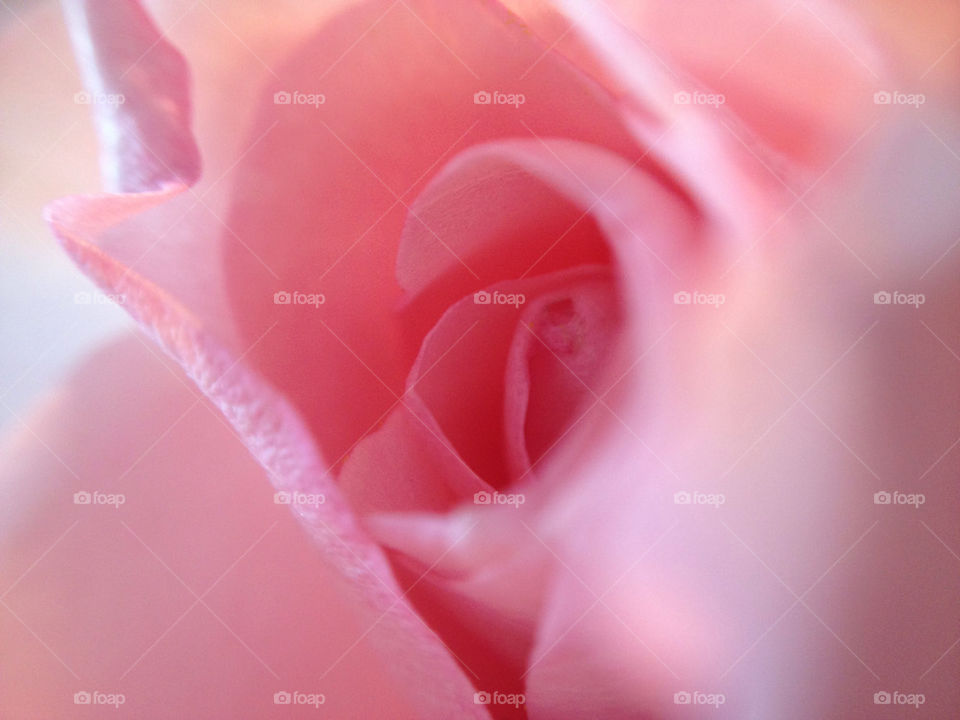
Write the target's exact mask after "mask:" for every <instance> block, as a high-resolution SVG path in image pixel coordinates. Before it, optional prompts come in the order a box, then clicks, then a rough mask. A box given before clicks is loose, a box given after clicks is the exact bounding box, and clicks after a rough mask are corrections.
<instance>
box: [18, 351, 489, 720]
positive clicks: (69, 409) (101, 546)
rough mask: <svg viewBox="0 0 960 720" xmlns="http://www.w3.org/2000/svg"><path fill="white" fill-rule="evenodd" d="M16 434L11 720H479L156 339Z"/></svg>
mask: <svg viewBox="0 0 960 720" xmlns="http://www.w3.org/2000/svg"><path fill="white" fill-rule="evenodd" d="M22 423H23V427H22V429H19V430H18V431H17V432H15V433H14V434H12V435H11V436H8V437H6V438H5V441H4V442H3V444H2V449H0V464H2V467H3V468H4V472H3V473H2V479H0V492H2V494H3V497H4V502H3V503H2V506H0V507H2V512H3V515H4V519H3V522H0V527H3V539H2V542H0V566H2V568H3V571H2V574H3V575H4V577H6V578H7V582H6V583H5V585H4V588H3V590H4V593H3V606H2V607H0V636H2V638H3V640H2V644H3V647H4V649H5V656H6V657H7V659H8V660H10V662H7V663H5V667H4V672H3V674H2V681H0V682H2V696H3V701H2V707H3V712H4V714H5V715H10V716H11V717H13V716H15V717H34V716H37V717H39V716H44V717H68V716H71V715H73V714H75V712H76V710H75V707H76V706H75V704H74V698H73V695H74V693H76V692H79V691H83V690H88V691H91V690H94V689H96V690H99V691H101V692H107V693H116V692H120V693H123V694H124V695H125V696H126V701H125V704H124V706H123V707H124V709H126V710H127V711H128V712H133V713H134V714H136V716H137V717H142V718H161V717H170V716H171V715H174V716H181V717H186V716H195V715H196V714H197V713H201V714H203V715H205V716H208V717H216V716H223V715H224V714H227V715H231V716H240V715H244V714H249V713H251V712H253V713H256V714H258V715H259V716H261V717H265V716H268V715H272V714H273V713H274V712H275V705H274V699H273V696H274V693H276V692H278V691H294V690H298V691H301V692H306V693H323V694H324V695H325V699H326V702H325V703H324V705H323V708H324V709H325V710H326V711H328V712H333V713H336V714H338V715H341V716H351V715H357V714H360V715H364V716H375V715H385V716H390V717H413V716H416V717H434V718H444V717H449V713H450V712H457V713H459V714H463V715H464V716H469V717H486V712H485V711H484V708H482V707H477V706H474V704H473V696H472V693H473V689H472V687H471V686H470V684H469V683H468V682H467V681H466V679H465V678H464V677H463V674H462V673H461V671H460V670H459V669H458V668H457V667H456V666H455V665H454V664H453V663H452V661H451V660H450V658H449V657H448V656H447V655H446V651H445V650H444V649H443V648H442V647H441V646H439V645H438V644H437V641H436V640H435V639H431V633H430V632H429V631H427V630H426V629H425V628H424V626H423V625H422V624H421V623H420V622H419V621H413V622H412V623H410V620H402V619H400V618H399V617H398V616H397V615H396V614H395V613H394V612H389V613H388V614H387V615H384V614H383V612H384V610H383V608H376V607H371V606H370V605H369V604H368V599H366V598H364V587H365V584H364V582H363V581H362V580H361V581H360V582H359V583H357V582H355V581H351V580H348V579H346V578H344V576H343V575H342V574H341V570H340V569H338V568H337V567H335V566H334V565H331V564H329V563H328V562H327V560H326V559H324V558H323V556H321V555H320V554H319V553H317V551H316V546H315V545H314V543H312V542H311V541H310V538H309V537H308V536H307V535H306V534H305V533H303V532H302V529H301V528H300V527H299V526H298V524H297V523H296V522H295V520H294V519H293V517H292V516H291V514H290V512H289V507H288V506H285V505H277V504H276V503H275V501H274V498H273V497H272V494H273V490H272V489H271V488H270V486H269V483H267V482H266V478H265V477H264V471H263V469H262V468H261V467H260V466H259V465H258V464H257V463H256V462H255V461H254V460H253V459H252V458H250V456H249V455H248V454H247V452H246V450H245V447H244V443H243V442H242V441H241V440H240V439H239V438H238V437H237V436H236V434H235V432H234V431H233V430H232V428H230V426H229V425H228V424H227V423H225V422H224V421H223V420H222V419H221V418H220V417H219V416H218V411H217V410H216V409H214V408H213V407H212V406H210V405H209V404H208V403H207V402H205V401H204V400H203V399H202V397H199V398H198V396H197V393H196V391H195V390H193V389H192V388H191V387H190V385H189V384H188V381H187V379H186V378H185V377H184V376H183V375H182V373H181V372H180V371H179V369H176V368H175V367H174V366H173V364H172V363H169V362H167V361H165V360H163V359H161V358H160V356H159V355H157V354H156V353H155V351H154V350H152V349H151V348H150V347H149V346H148V345H147V343H146V342H145V341H143V340H140V339H134V338H132V337H128V338H127V339H125V340H124V341H123V342H122V343H119V344H116V345H113V346H110V347H109V348H107V349H105V350H103V351H101V352H99V353H98V354H96V355H95V356H93V357H92V358H91V359H90V360H89V361H88V362H87V363H85V364H84V365H83V366H82V367H81V368H80V369H79V370H78V371H77V373H76V374H74V375H73V376H72V377H71V378H69V380H68V381H67V382H66V383H65V384H64V385H63V386H62V387H61V388H59V389H58V390H57V391H56V392H55V393H54V394H53V395H52V396H51V397H50V399H49V401H48V402H46V403H45V405H44V406H43V407H42V408H41V409H40V411H39V412H36V413H32V414H30V415H29V416H27V417H26V418H25V419H24V420H23V421H22ZM78 491H88V492H89V491H99V492H102V493H110V494H117V493H120V494H123V495H124V502H123V504H121V505H119V507H118V508H114V507H110V506H107V505H96V504H90V505H77V504H75V503H74V499H73V494H74V493H75V492H78ZM357 569H358V570H361V571H362V567H361V566H360V565H359V563H358V566H357ZM383 578H384V582H385V583H391V582H392V580H391V579H390V575H389V574H384V575H383ZM198 597H199V598H201V600H199V601H198V600H197V598H198ZM398 620H399V624H398ZM401 627H404V629H401ZM358 640H359V642H357V641H358ZM400 654H402V657H403V662H402V663H397V662H396V658H397V657H398V656H400ZM13 658H17V662H12V660H13ZM427 682H429V684H430V688H431V692H429V693H424V692H421V690H420V688H422V687H423V685H424V683H427ZM452 708H457V709H456V710H452Z"/></svg>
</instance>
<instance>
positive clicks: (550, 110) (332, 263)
mask: <svg viewBox="0 0 960 720" xmlns="http://www.w3.org/2000/svg"><path fill="white" fill-rule="evenodd" d="M368 31H369V32H368ZM545 50H546V48H545V47H544V46H542V45H541V44H540V43H538V42H537V41H536V39H535V38H532V37H531V36H530V35H528V34H526V33H524V31H523V30H522V28H521V27H519V26H518V25H517V24H516V23H515V22H512V20H511V18H510V17H509V16H507V15H506V14H505V13H503V12H502V11H501V10H499V9H497V8H492V7H490V6H488V5H482V4H473V3H468V4H466V5H464V6H463V7H461V8H458V11H457V12H455V13H450V12H449V11H448V9H447V8H446V6H443V5H442V4H441V3H439V2H435V1H433V0H418V1H417V2H409V3H400V4H391V3H389V2H371V3H366V4H364V5H362V6H360V7H357V8H354V9H352V10H350V11H348V12H346V13H343V14H341V15H340V16H338V17H337V18H336V19H334V20H333V21H332V22H330V23H328V24H327V25H326V26H325V27H324V28H323V29H322V30H321V31H320V32H319V33H317V34H316V35H315V36H314V37H312V38H311V39H310V40H309V41H308V42H306V43H304V45H303V46H302V47H301V48H300V49H299V50H298V52H297V53H296V54H295V55H293V56H292V57H290V58H289V59H288V61H287V62H286V63H285V64H284V65H282V66H278V67H277V68H276V72H277V76H278V77H277V78H275V79H274V80H273V81H272V82H271V84H270V86H269V87H268V88H266V92H265V93H264V95H263V96H262V97H261V105H260V107H259V114H258V116H257V118H256V121H255V123H254V127H253V129H252V131H251V134H250V137H251V138H252V139H254V140H257V142H256V144H255V146H253V147H252V148H251V150H250V152H249V153H248V154H246V155H245V157H244V159H243V162H242V163H241V164H240V165H239V166H238V167H237V170H236V173H237V175H236V177H237V182H236V187H235V193H236V197H235V204H234V208H233V210H232V212H231V213H230V215H229V217H228V218H227V219H226V221H227V223H228V225H229V226H230V227H231V228H233V229H235V231H236V233H237V234H238V236H239V237H240V238H241V239H242V241H243V245H245V246H246V247H247V248H249V249H252V250H253V252H254V254H255V255H256V258H259V259H260V260H261V261H262V262H263V264H265V265H266V266H267V267H268V268H270V271H271V272H266V271H265V269H264V267H263V265H261V264H260V263H259V262H258V261H257V259H256V258H255V257H253V256H252V255H251V254H250V252H249V251H248V250H247V249H245V248H244V247H243V246H241V245H240V244H237V243H229V242H227V243H225V244H224V250H225V253H226V258H227V275H228V278H229V282H230V287H231V291H232V303H233V305H234V307H235V308H236V313H237V317H238V318H240V323H241V327H240V330H241V333H242V336H243V337H244V338H245V339H246V340H247V341H248V342H252V341H253V340H254V339H256V337H257V336H258V335H259V334H260V333H261V332H262V331H263V328H264V327H266V326H269V325H271V324H272V323H273V322H278V323H279V324H278V325H277V327H276V329H275V331H274V332H273V333H272V334H271V337H270V338H269V339H268V341H266V342H264V343H263V344H262V345H261V346H260V347H258V349H257V350H256V352H254V353H253V354H252V355H251V357H252V361H253V362H254V363H255V365H256V366H257V367H258V368H259V369H261V370H262V371H263V372H264V374H265V375H266V376H267V377H268V378H269V379H270V380H271V381H272V382H273V383H274V384H276V385H277V387H279V388H280V389H281V390H282V391H284V392H288V394H289V395H290V396H291V397H293V398H295V402H296V403H297V406H298V409H299V410H300V412H301V413H302V415H303V416H304V417H305V418H306V420H307V422H308V423H309V426H310V428H311V430H312V431H313V433H314V434H315V435H316V437H317V438H318V439H319V442H320V444H321V449H322V451H323V452H324V454H325V455H327V456H329V457H330V458H337V457H340V456H341V455H342V454H343V453H344V452H345V451H346V450H347V449H348V448H349V447H351V446H352V445H353V444H354V443H355V442H356V441H357V440H358V439H359V438H360V437H361V436H362V434H363V433H364V432H366V431H367V429H368V428H369V427H370V426H371V425H373V424H374V423H375V422H376V421H377V419H378V418H380V417H382V416H383V414H384V413H385V412H386V410H387V409H388V408H389V407H390V406H391V405H392V404H393V402H394V401H395V400H396V396H398V395H399V394H400V393H401V391H402V388H403V383H404V380H405V377H406V372H407V370H408V368H409V366H410V363H411V362H412V361H413V359H414V357H415V355H416V352H417V349H418V345H419V339H420V338H421V337H422V335H423V333H424V332H425V331H426V330H427V329H429V327H430V326H431V325H432V323H433V322H434V321H435V319H436V318H437V317H439V315H440V313H441V312H442V311H443V309H445V307H446V306H445V305H442V304H438V303H431V304H430V307H429V309H428V310H426V311H424V312H420V311H418V312H415V313H414V312H411V313H408V314H407V315H405V316H400V315H398V314H397V312H396V311H397V307H398V304H399V302H400V300H401V297H400V287H399V286H398V285H397V284H396V283H395V282H393V281H392V280H391V279H390V278H392V277H393V274H394V266H395V262H396V253H397V244H398V240H399V236H400V232H401V228H402V224H403V222H404V218H405V216H406V215H407V214H408V211H407V207H408V206H409V205H410V203H411V202H412V198H413V197H414V196H415V194H416V193H417V192H418V191H419V190H420V189H421V187H422V184H423V182H424V181H425V180H426V178H428V177H429V175H430V174H431V173H432V172H434V170H435V168H436V167H438V166H439V165H440V164H441V163H443V162H444V161H445V160H446V159H447V157H449V156H451V155H453V154H455V153H457V152H458V151H460V150H461V149H462V148H464V147H466V146H469V145H470V144H473V143H476V142H479V141H483V140H487V139H491V138H498V137H502V136H505V135H518V134H523V135H530V134H531V133H535V134H537V135H542V136H555V135H560V136H564V137H571V138H579V139H589V140H590V141H592V142H595V143H598V144H600V145H602V146H604V147H607V148H611V149H614V150H616V151H623V152H630V153H632V154H636V149H635V147H634V145H633V141H632V140H631V138H630V136H629V134H628V133H627V131H626V130H625V128H624V127H623V126H622V124H621V123H620V120H619V118H618V116H617V115H616V113H615V112H614V110H613V107H612V105H611V103H610V101H609V98H608V97H607V96H606V95H605V94H604V93H603V92H602V90H600V89H599V88H598V87H597V86H596V85H595V84H593V83H592V82H591V81H589V80H588V79H586V78H584V77H583V76H582V75H581V74H580V73H579V72H578V71H577V70H576V69H575V68H573V67H571V66H570V65H569V64H567V63H565V62H563V61H562V59H560V58H558V57H554V56H553V55H551V54H550V53H547V55H546V56H545V57H543V58H542V60H541V61H540V62H538V63H537V62H536V61H537V60H538V58H540V57H541V56H542V55H543V54H544V52H545ZM535 63H536V64H535ZM528 68H532V69H531V71H530V73H529V75H527V76H524V71H525V70H527V69H528ZM494 90H496V91H499V92H503V93H511V94H516V93H522V94H525V95H526V98H527V100H526V102H525V103H523V104H520V105H519V107H514V106H510V105H491V106H484V105H477V104H475V102H474V95H475V94H476V93H477V92H481V91H494ZM277 92H279V93H284V92H287V93H295V92H300V93H305V94H315V95H317V94H322V95H323V96H324V102H323V103H319V101H318V102H317V104H316V105H309V104H307V105H304V104H296V102H295V100H296V98H295V96H293V95H291V102H290V104H285V103H283V104H274V93H277ZM280 97H281V98H282V99H285V96H282V95H281V96H280ZM518 104H519V103H518ZM584 107H590V108H591V110H590V112H589V113H585V112H584V111H583V108H584ZM433 232H434V233H436V235H433V234H431V237H433V238H439V241H436V244H435V245H434V247H432V248H431V250H430V255H431V256H434V255H436V256H441V257H443V258H449V259H450V260H451V261H452V262H453V263H455V264H456V265H457V267H458V268H459V269H460V271H461V272H462V273H463V274H464V275H465V276H466V277H468V278H471V279H472V278H473V277H474V275H480V274H482V273H483V272H484V270H483V269H482V268H477V269H473V268H472V266H471V261H470V259H469V258H463V261H464V262H463V263H461V262H460V261H458V260H457V258H456V256H455V255H454V254H451V248H452V243H455V242H456V239H455V237H454V236H452V234H451V232H450V228H444V227H439V228H436V229H434V230H433ZM444 245H446V246H447V247H444ZM431 262H433V261H432V260H431ZM278 290H279V291H295V290H299V291H302V292H318V293H323V294H324V295H325V297H326V303H325V305H324V306H322V307H321V308H319V310H318V311H317V312H302V311H298V309H297V308H290V307H280V308H277V307H276V306H274V305H273V303H272V298H273V294H274V293H275V292H276V291H278ZM292 348H298V350H297V351H295V352H293V351H291V349H292ZM331 417H336V418H337V422H335V423H331V422H329V418H331Z"/></svg>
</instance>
